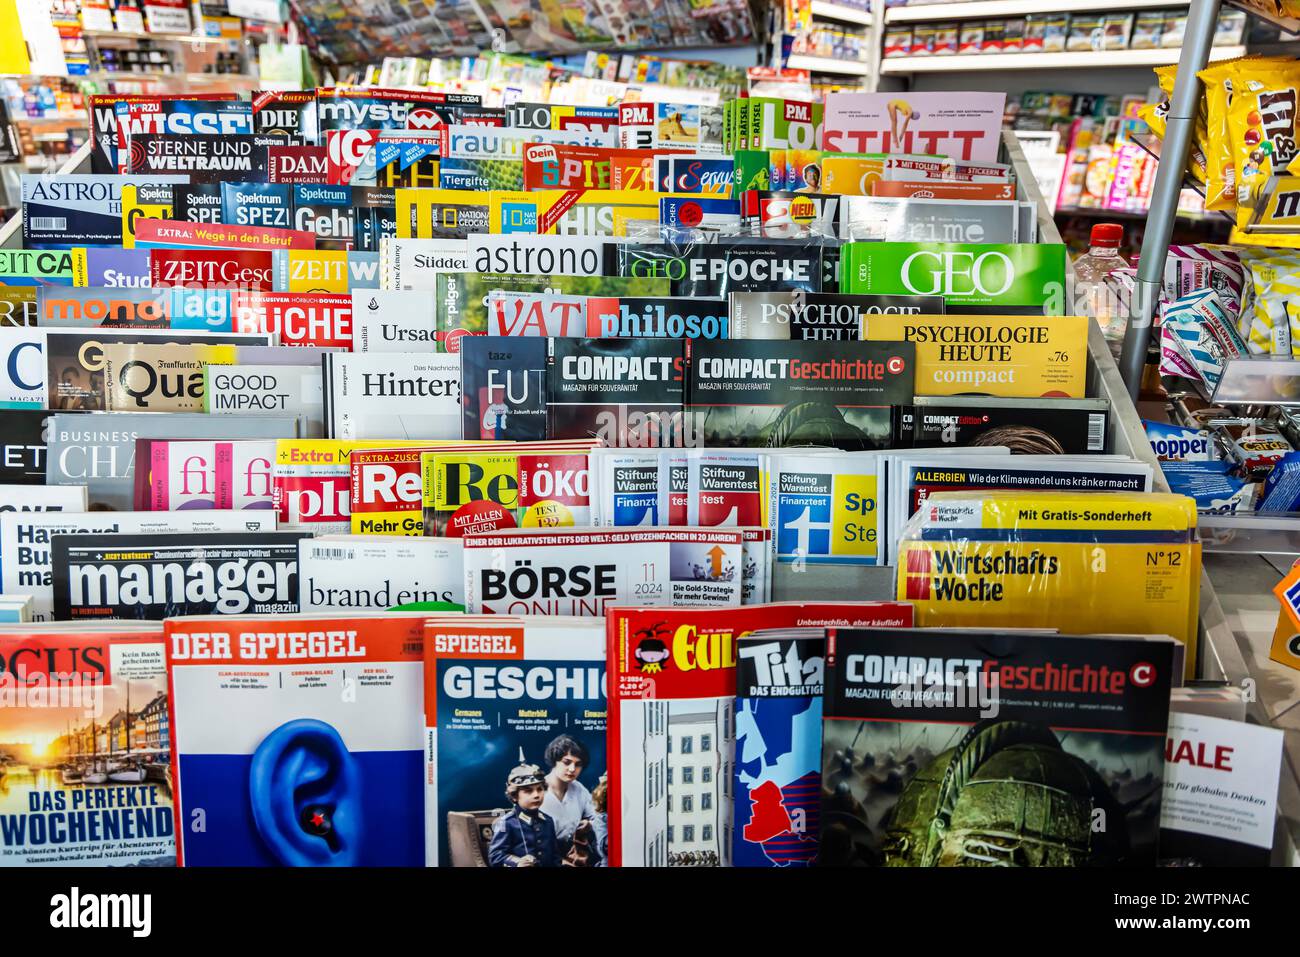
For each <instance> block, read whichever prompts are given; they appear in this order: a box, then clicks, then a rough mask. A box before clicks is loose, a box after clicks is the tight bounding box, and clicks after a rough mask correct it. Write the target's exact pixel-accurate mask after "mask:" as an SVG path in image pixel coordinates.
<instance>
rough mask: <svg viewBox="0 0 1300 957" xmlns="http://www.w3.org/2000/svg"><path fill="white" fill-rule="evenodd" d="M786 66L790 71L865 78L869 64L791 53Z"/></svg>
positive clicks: (864, 61) (868, 70)
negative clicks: (809, 71)
mask: <svg viewBox="0 0 1300 957" xmlns="http://www.w3.org/2000/svg"><path fill="white" fill-rule="evenodd" d="M786 66H787V67H788V68H789V69H791V70H811V71H812V72H813V73H842V74H844V75H845V76H866V75H867V74H869V73H870V72H871V64H870V63H868V62H867V61H866V60H836V59H835V58H834V57H828V56H808V55H807V54H805V53H792V54H791V55H790V59H789V60H788V61H787V62H786Z"/></svg>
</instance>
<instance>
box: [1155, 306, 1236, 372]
mask: <svg viewBox="0 0 1300 957" xmlns="http://www.w3.org/2000/svg"><path fill="white" fill-rule="evenodd" d="M1164 324H1165V328H1166V329H1168V330H1169V331H1170V332H1171V333H1172V334H1173V335H1174V337H1175V338H1176V339H1177V344H1178V346H1179V348H1180V349H1181V350H1182V352H1183V354H1184V355H1185V356H1186V357H1187V358H1189V359H1191V361H1192V363H1193V364H1194V365H1195V367H1196V371H1197V372H1198V373H1200V376H1201V379H1202V380H1203V381H1204V382H1205V385H1206V387H1207V389H1208V391H1210V392H1213V391H1214V388H1215V386H1217V385H1218V384H1219V378H1220V377H1221V376H1222V375H1223V365H1224V363H1225V362H1227V360H1229V359H1236V358H1238V357H1240V356H1244V355H1247V353H1248V350H1247V348H1246V343H1245V342H1243V341H1242V338H1241V336H1240V335H1239V334H1238V333H1237V328H1236V322H1235V320H1234V319H1230V318H1229V316H1228V313H1227V310H1226V309H1225V308H1224V306H1223V303H1222V302H1221V301H1220V300H1219V297H1218V295H1217V294H1215V293H1214V292H1213V291H1211V290H1209V289H1198V290H1197V291H1196V292H1193V293H1190V294H1189V295H1186V296H1183V297H1182V298H1180V299H1177V300H1175V301H1174V302H1173V303H1171V304H1170V306H1169V309H1168V310H1167V311H1166V312H1165V322H1164Z"/></svg>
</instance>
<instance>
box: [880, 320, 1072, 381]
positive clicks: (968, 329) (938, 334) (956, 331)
mask: <svg viewBox="0 0 1300 957" xmlns="http://www.w3.org/2000/svg"><path fill="white" fill-rule="evenodd" d="M860 334H861V337H862V339H864V340H867V341H872V342H914V343H916V394H917V395H969V394H971V393H980V394H984V395H994V396H1002V397H1004V398H1012V399H1034V398H1039V397H1043V396H1053V397H1057V398H1082V397H1083V396H1084V394H1085V390H1086V388H1087V382H1086V379H1087V371H1088V319H1087V317H1086V316H910V315H901V314H893V315H871V316H863V317H862V325H861V329H860Z"/></svg>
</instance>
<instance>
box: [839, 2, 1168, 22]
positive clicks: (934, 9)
mask: <svg viewBox="0 0 1300 957" xmlns="http://www.w3.org/2000/svg"><path fill="white" fill-rule="evenodd" d="M1179 6H1182V7H1185V6H1187V0H1183V2H1182V3H1178V2H1177V0H1175V2H1173V3H1166V2H1165V0H971V2H970V3H926V4H920V5H913V6H905V7H888V8H886V10H885V23H916V22H929V21H933V20H974V19H977V18H980V19H982V18H984V17H1023V16H1032V15H1034V14H1038V13H1094V12H1099V11H1105V10H1116V11H1124V12H1127V11H1129V10H1155V9H1160V10H1167V9H1169V8H1170V7H1179ZM814 12H816V11H815V10H814Z"/></svg>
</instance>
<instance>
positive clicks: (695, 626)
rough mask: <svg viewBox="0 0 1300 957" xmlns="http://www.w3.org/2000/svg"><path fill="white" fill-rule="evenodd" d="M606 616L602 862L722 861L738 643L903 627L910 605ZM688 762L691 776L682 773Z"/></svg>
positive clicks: (795, 605)
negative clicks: (781, 633)
mask: <svg viewBox="0 0 1300 957" xmlns="http://www.w3.org/2000/svg"><path fill="white" fill-rule="evenodd" d="M605 621H606V640H607V641H608V643H609V644H608V652H607V658H606V660H607V661H608V665H609V669H610V673H609V679H608V680H609V689H608V690H609V735H608V739H609V755H608V762H609V789H608V795H607V798H606V803H607V806H608V807H609V808H610V814H609V863H610V865H611V866H613V867H664V866H668V867H689V866H703V867H725V866H727V865H729V864H730V859H731V842H730V834H731V830H732V820H733V818H732V810H733V809H732V794H731V787H732V784H731V782H732V777H731V774H730V769H731V766H732V763H733V760H734V754H733V751H734V745H735V722H734V710H735V701H736V640H737V639H738V638H739V637H741V636H742V635H746V634H749V633H750V632H752V631H756V630H758V629H760V628H807V627H819V628H825V627H849V626H848V625H847V624H846V623H848V622H873V623H874V624H873V625H872V626H871V627H876V628H906V627H910V625H911V622H912V607H911V606H910V605H908V604H906V603H904V602H838V603H837V602H780V603H776V604H769V605H751V606H748V607H745V608H725V609H678V608H644V607H642V608H612V609H610V612H609V614H608V615H607V616H606V618H605ZM670 735H671V737H672V739H673V740H672V742H671V745H670V744H669V737H670ZM687 767H690V768H691V769H692V773H691V774H690V775H684V774H683V769H684V768H687ZM706 768H707V769H708V773H707V774H706V773H705V769H706ZM687 777H690V778H694V779H695V783H693V784H691V786H690V788H689V790H690V792H691V793H690V795H689V796H690V797H691V799H692V800H691V804H690V807H691V811H690V812H689V813H690V814H691V815H692V816H693V817H694V818H695V819H694V820H691V821H689V822H688V821H687V820H686V819H685V818H684V817H683V815H684V814H685V813H686V812H685V811H684V805H683V798H685V797H686V796H687V793H686V792H687V788H686V786H685V781H686V778H687ZM706 779H707V780H706ZM670 797H671V798H672V799H673V800H672V807H673V809H674V818H673V829H672V831H671V834H672V837H671V839H670V837H669V833H670V832H669V820H670V819H669V811H668V808H669V798H670ZM706 805H707V806H706ZM688 823H689V826H690V827H691V828H692V830H691V831H690V832H689V837H688V832H687V831H686V830H685V828H686V826H687V825H688Z"/></svg>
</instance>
